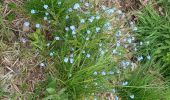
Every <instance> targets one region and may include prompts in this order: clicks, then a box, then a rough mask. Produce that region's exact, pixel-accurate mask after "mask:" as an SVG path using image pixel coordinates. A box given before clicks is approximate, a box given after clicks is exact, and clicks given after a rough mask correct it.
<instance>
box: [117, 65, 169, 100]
mask: <svg viewBox="0 0 170 100" xmlns="http://www.w3.org/2000/svg"><path fill="white" fill-rule="evenodd" d="M138 67H139V68H138V69H136V70H135V72H132V74H131V76H130V77H129V79H128V80H129V81H130V82H129V85H128V86H125V87H119V88H118V91H120V95H121V97H123V98H122V99H126V100H131V98H130V95H132V94H133V95H134V96H135V100H148V99H150V100H155V99H158V100H160V99H163V100H168V98H170V96H169V94H170V92H169V86H168V82H167V81H165V79H163V76H162V75H161V73H162V72H161V69H160V68H159V67H160V63H154V62H153V63H149V62H148V63H146V64H142V65H141V66H138ZM127 94H128V95H127Z"/></svg>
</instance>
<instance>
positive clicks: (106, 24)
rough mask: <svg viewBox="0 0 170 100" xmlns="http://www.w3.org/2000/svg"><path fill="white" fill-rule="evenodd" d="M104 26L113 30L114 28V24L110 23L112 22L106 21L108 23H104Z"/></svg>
mask: <svg viewBox="0 0 170 100" xmlns="http://www.w3.org/2000/svg"><path fill="white" fill-rule="evenodd" d="M104 28H105V29H106V30H111V29H112V25H111V24H110V22H106V23H105V24H104Z"/></svg>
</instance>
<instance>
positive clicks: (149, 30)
mask: <svg viewBox="0 0 170 100" xmlns="http://www.w3.org/2000/svg"><path fill="white" fill-rule="evenodd" d="M166 10H168V9H166V8H165V12H167V13H168V11H166ZM137 24H138V28H139V30H138V32H137V34H136V35H137V37H138V39H139V43H138V47H139V48H138V53H137V55H143V56H147V55H151V56H152V58H153V60H154V61H156V62H157V61H161V63H162V65H161V66H169V62H168V60H165V59H166V58H167V57H168V53H169V52H170V51H169V47H170V44H169V43H170V41H169V18H168V16H162V15H160V14H159V13H158V12H157V11H156V10H155V9H154V8H153V6H151V5H148V6H146V8H144V9H143V11H142V12H141V14H140V15H139V20H138V23H137ZM141 43H142V45H140V44H141ZM162 71H165V73H164V74H165V76H169V74H168V73H169V72H168V71H169V67H165V69H163V70H162Z"/></svg>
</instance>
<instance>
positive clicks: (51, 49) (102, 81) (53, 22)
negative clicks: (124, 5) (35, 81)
mask: <svg viewBox="0 0 170 100" xmlns="http://www.w3.org/2000/svg"><path fill="white" fill-rule="evenodd" d="M25 7H26V9H27V11H28V13H30V15H31V17H32V20H34V23H35V24H36V23H38V24H36V28H37V31H36V32H35V33H33V34H31V36H30V38H31V39H32V44H33V45H34V47H35V48H36V49H38V50H39V52H40V53H41V54H42V55H44V56H45V57H46V58H45V62H46V63H52V64H51V65H52V69H54V70H53V71H51V72H52V79H53V80H55V81H56V84H55V87H46V90H47V91H48V90H50V89H52V90H55V91H61V90H64V93H65V94H67V95H66V96H67V98H70V99H78V98H83V97H84V98H85V97H86V98H89V97H90V96H92V95H93V96H94V97H95V95H97V94H98V93H103V92H109V91H111V90H112V88H113V86H112V84H111V83H112V82H116V75H115V76H113V73H116V71H119V67H118V66H119V62H115V61H114V60H113V58H114V56H113V55H112V53H114V54H116V55H118V54H120V56H119V57H118V58H117V60H118V61H119V60H120V59H124V60H125V59H126V58H124V56H123V55H121V53H122V54H123V53H125V50H124V48H123V47H121V46H120V40H119V41H118V42H117V43H115V41H117V40H116V39H115V38H113V36H115V34H114V32H116V31H117V30H118V28H119V26H117V27H116V28H117V29H115V28H112V26H111V22H110V19H106V18H111V17H110V16H109V17H108V14H106V13H110V14H112V13H113V12H115V10H116V9H115V8H114V9H113V8H112V9H111V8H107V7H103V9H105V11H104V12H100V11H96V12H94V11H93V9H94V6H93V4H92V3H84V2H79V1H78V0H70V1H69V2H66V1H57V0H53V1H46V0H45V1H43V2H42V1H40V0H35V1H29V2H27V3H26V6H25ZM103 13H105V14H103ZM104 15H105V16H104ZM106 15H107V17H106ZM112 16H113V15H112ZM121 16H123V13H122V12H121V11H120V10H118V15H117V18H119V17H121ZM114 18H115V17H114ZM42 19H43V21H42ZM46 25H47V26H46ZM46 29H47V30H46ZM108 33H109V34H108ZM44 34H45V35H44ZM121 34H122V33H121V32H120V31H119V32H117V36H119V35H121ZM129 38H130V36H129ZM115 45H116V46H115ZM113 48H114V49H115V50H113ZM116 49H118V50H120V51H119V52H117V51H116ZM112 50H113V51H112ZM128 65H129V64H128ZM128 65H127V66H128ZM127 66H125V67H127ZM47 67H48V66H47ZM117 74H119V73H117ZM123 79H124V78H122V79H121V80H123ZM55 93H58V92H55ZM111 93H112V92H111ZM47 97H48V95H47ZM50 97H51V96H50ZM54 98H55V97H54Z"/></svg>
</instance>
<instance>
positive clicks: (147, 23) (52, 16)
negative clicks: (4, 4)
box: [0, 0, 170, 100]
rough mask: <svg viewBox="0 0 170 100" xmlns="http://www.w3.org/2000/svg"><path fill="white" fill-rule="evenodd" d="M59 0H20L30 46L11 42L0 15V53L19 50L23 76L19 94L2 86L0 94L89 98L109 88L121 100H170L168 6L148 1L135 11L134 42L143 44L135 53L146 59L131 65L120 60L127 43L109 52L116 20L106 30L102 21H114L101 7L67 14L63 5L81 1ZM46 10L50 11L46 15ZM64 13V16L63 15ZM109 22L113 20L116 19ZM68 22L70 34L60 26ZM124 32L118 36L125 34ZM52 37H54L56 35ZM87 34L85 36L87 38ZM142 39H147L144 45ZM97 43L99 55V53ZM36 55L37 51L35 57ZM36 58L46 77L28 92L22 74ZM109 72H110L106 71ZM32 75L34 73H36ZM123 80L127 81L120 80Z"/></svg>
mask: <svg viewBox="0 0 170 100" xmlns="http://www.w3.org/2000/svg"><path fill="white" fill-rule="evenodd" d="M61 1H62V3H61V5H59V4H58V0H44V1H42V2H41V0H29V1H25V2H24V5H23V7H24V9H25V11H24V12H25V13H26V16H28V17H29V18H28V19H27V21H29V23H30V28H31V29H33V31H32V33H31V34H29V35H27V37H28V39H29V43H28V45H29V46H28V47H26V48H25V46H23V44H22V43H18V42H17V44H15V43H14V44H11V42H14V41H15V42H16V40H17V39H16V40H14V38H13V37H11V36H12V34H13V33H12V32H11V31H10V30H9V29H8V28H7V25H6V24H5V23H4V22H3V21H4V18H2V17H1V16H0V30H1V32H2V34H0V37H1V41H0V43H1V45H0V55H3V56H4V55H5V51H10V52H12V51H15V50H16V51H18V53H19V56H17V57H18V58H20V59H21V61H22V63H23V64H25V65H24V67H23V69H21V70H22V72H21V73H20V74H21V77H24V79H23V80H22V81H23V82H22V84H19V90H20V91H21V93H18V92H14V93H10V94H8V93H5V92H4V91H2V90H3V89H1V90H0V97H3V96H5V97H6V96H7V98H8V99H9V98H14V99H18V98H20V99H24V98H26V99H28V100H30V99H31V100H49V99H51V100H84V99H87V100H89V99H94V98H98V99H99V100H100V99H101V97H100V96H98V95H99V94H101V93H112V94H113V95H114V97H116V96H117V97H119V98H121V99H122V100H132V99H134V100H169V99H170V96H169V95H170V89H169V80H168V77H169V76H168V70H169V69H168V67H167V65H168V64H169V61H170V60H169V59H170V57H169V46H170V45H169V43H170V41H169V29H170V28H169V23H168V22H169V18H168V11H167V16H161V15H159V14H158V13H157V12H156V11H155V10H154V9H153V7H152V6H146V7H145V8H144V9H143V10H142V11H141V12H140V13H139V16H138V18H139V19H138V22H137V25H138V31H137V33H136V34H135V35H136V37H137V41H143V42H144V44H143V45H142V46H139V47H138V51H137V52H135V54H136V55H143V56H147V55H148V54H150V55H151V60H147V59H145V58H144V61H142V62H141V63H139V62H134V63H136V65H135V66H133V65H130V66H129V67H127V68H123V67H122V65H121V62H122V61H130V59H128V58H127V57H125V56H127V53H128V52H127V49H125V48H124V47H123V46H124V45H125V44H126V43H125V44H124V43H123V44H121V46H120V47H117V48H118V49H117V50H119V52H120V53H121V54H122V55H112V50H114V49H115V48H116V46H114V44H115V43H116V42H117V38H116V37H115V33H116V32H117V31H118V30H119V29H120V27H121V26H119V25H118V24H116V25H117V26H116V27H114V28H113V29H112V30H111V31H107V30H106V29H105V27H103V26H104V24H105V23H106V22H109V21H111V20H112V21H113V19H114V18H115V16H111V15H108V16H107V14H105V12H102V11H99V12H98V13H96V12H95V11H94V10H93V9H92V8H89V9H86V10H87V11H89V12H90V14H84V12H83V11H77V10H73V11H72V12H70V13H68V12H67V10H68V9H69V8H70V7H73V6H74V4H75V3H79V4H80V5H81V6H83V3H80V2H79V0H69V1H65V0H61ZM45 4H47V5H48V6H49V8H48V9H47V10H46V9H44V8H43V6H44V5H45ZM92 4H93V3H92ZM159 4H160V5H165V9H167V8H168V7H169V6H168V5H167V4H166V3H165V2H163V1H161V2H160V3H159ZM9 6H10V7H11V8H10V9H16V5H15V4H10V5H9ZM32 9H34V10H36V14H31V10H32ZM1 10H2V9H1ZM46 12H48V13H49V15H47V16H46V15H45V13H46ZM1 14H2V13H1ZM67 15H69V19H68V20H66V19H65V18H66V16H67ZM97 15H100V19H98V20H94V21H93V22H92V23H90V22H88V18H89V17H91V16H97ZM45 16H46V17H48V21H50V23H49V22H48V21H44V20H43V17H45ZM117 16H118V15H116V17H117ZM8 17H9V18H7V19H8V21H10V20H13V17H10V16H8ZM82 18H84V19H85V23H84V24H82V23H80V20H81V19H82ZM110 18H113V19H110ZM114 21H115V22H114V23H121V22H119V21H116V20H114ZM37 23H39V24H41V28H35V27H34V26H35V24H37ZM71 25H74V26H75V28H76V30H75V31H76V35H72V31H71V30H69V31H66V30H65V27H68V28H69V27H70V26H71ZM96 27H100V28H101V30H100V31H99V32H98V33H96ZM124 28H126V26H125V27H124ZM87 30H90V31H91V34H87V33H86V32H87ZM107 33H110V34H107ZM129 33H130V34H129ZM127 34H129V35H131V31H129V30H128V32H127ZM127 34H125V36H124V37H121V38H122V39H123V38H126V35H127ZM74 36H76V37H74ZM56 37H59V39H58V38H57V40H55V38H56ZM87 37H89V40H86V38H87ZM147 41H149V42H150V43H149V44H147V43H146V42H147ZM101 43H102V45H101ZM30 45H31V47H30ZM12 48H13V49H12ZM100 48H102V50H103V52H104V54H102V53H101V52H99V50H101V49H100ZM84 51H85V52H84ZM2 53H3V54H2ZM131 53H134V52H133V51H132V52H131ZM37 54H38V56H37V57H35V58H34V56H35V55H37ZM88 54H90V56H89V55H88ZM87 55H88V56H89V57H88V56H87ZM13 56H15V54H14V55H13ZM13 56H11V57H13ZM65 58H68V61H65ZM32 60H34V61H35V60H36V61H35V62H34V63H33V64H31V65H29V64H28V63H26V62H27V61H28V62H29V61H30V62H31V61H32ZM70 60H74V61H70ZM41 63H43V64H45V66H41V67H42V69H45V70H43V71H44V73H43V75H44V77H45V79H44V80H42V81H38V82H37V83H36V84H34V88H33V91H32V92H30V90H29V88H30V87H29V86H30V84H28V83H27V82H26V81H25V79H27V78H28V77H29V76H27V75H28V73H29V70H32V69H38V70H41V68H39V67H40V64H41ZM3 67H4V66H3ZM110 72H113V73H114V74H113V73H112V74H110ZM35 73H36V72H34V73H32V74H35ZM37 74H39V73H38V72H37ZM96 74H97V75H96ZM102 74H106V75H102ZM14 80H15V79H14ZM34 81H36V80H34ZM124 82H128V83H127V84H126V85H122V84H123V83H124ZM1 85H2V84H0V87H1ZM133 95H134V98H133ZM131 96H132V97H131Z"/></svg>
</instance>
